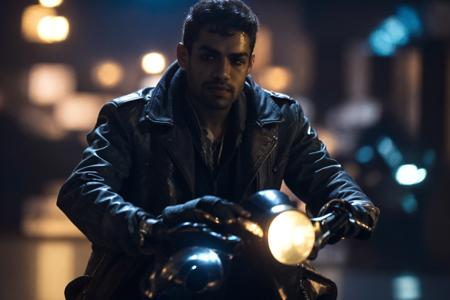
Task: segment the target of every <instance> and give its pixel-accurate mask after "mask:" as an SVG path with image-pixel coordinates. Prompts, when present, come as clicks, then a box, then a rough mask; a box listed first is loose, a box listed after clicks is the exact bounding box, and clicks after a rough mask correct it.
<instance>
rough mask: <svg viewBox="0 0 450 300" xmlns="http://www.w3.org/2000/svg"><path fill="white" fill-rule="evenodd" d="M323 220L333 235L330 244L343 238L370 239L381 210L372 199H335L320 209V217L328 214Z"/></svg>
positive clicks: (322, 223) (323, 224)
mask: <svg viewBox="0 0 450 300" xmlns="http://www.w3.org/2000/svg"><path fill="white" fill-rule="evenodd" d="M330 213H331V214H332V216H331V217H330V218H325V219H323V221H322V222H321V225H322V227H324V229H325V230H329V231H330V233H331V236H330V237H329V239H328V240H327V243H328V244H334V243H337V242H338V241H339V240H341V239H342V238H356V239H368V238H369V237H370V236H371V234H372V232H373V230H374V229H375V225H376V220H377V219H378V215H379V210H378V208H377V207H375V206H374V205H373V204H372V203H371V202H370V201H352V202H350V201H345V200H342V199H334V200H331V201H330V202H328V203H327V204H325V205H324V206H323V207H322V209H321V210H320V211H319V218H320V217H323V216H325V215H327V214H330Z"/></svg>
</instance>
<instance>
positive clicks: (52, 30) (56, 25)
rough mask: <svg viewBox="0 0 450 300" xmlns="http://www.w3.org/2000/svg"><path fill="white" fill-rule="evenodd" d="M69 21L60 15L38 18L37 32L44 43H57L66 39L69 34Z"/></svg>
mask: <svg viewBox="0 0 450 300" xmlns="http://www.w3.org/2000/svg"><path fill="white" fill-rule="evenodd" d="M69 29H70V26H69V21H68V20H67V18H65V17H62V16H47V17H43V18H42V19H41V20H39V23H38V26H37V32H38V36H39V38H40V39H41V40H42V41H43V42H45V43H57V42H62V41H64V40H66V39H67V36H68V35H69Z"/></svg>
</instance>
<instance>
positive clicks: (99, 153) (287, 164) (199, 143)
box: [58, 0, 378, 299]
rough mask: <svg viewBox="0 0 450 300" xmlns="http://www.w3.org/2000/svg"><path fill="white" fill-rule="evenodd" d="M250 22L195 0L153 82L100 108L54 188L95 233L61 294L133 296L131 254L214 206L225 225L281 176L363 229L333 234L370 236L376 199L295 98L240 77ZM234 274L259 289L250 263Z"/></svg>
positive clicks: (315, 204)
mask: <svg viewBox="0 0 450 300" xmlns="http://www.w3.org/2000/svg"><path fill="white" fill-rule="evenodd" d="M257 28H258V21H257V18H256V16H255V15H254V14H253V12H252V11H251V10H250V8H248V7H247V6H246V5H245V4H243V3H242V2H241V1H238V0H229V1H227V0H209V1H201V2H199V3H197V4H196V5H194V6H193V7H192V8H191V11H190V13H189V15H188V16H187V18H186V20H185V24H184V30H183V42H182V43H180V44H179V45H178V47H177V58H178V60H177V62H175V63H174V64H172V65H171V66H170V67H169V68H168V70H167V71H166V72H165V74H164V75H163V77H162V79H161V80H160V82H159V83H158V85H157V86H156V87H155V88H146V89H144V90H141V91H138V92H136V93H133V94H130V95H127V96H124V97H121V98H118V99H115V100H113V101H112V102H110V103H108V104H106V105H105V106H104V107H103V109H102V110H101V112H100V115H99V118H98V122H97V125H96V128H95V129H94V130H93V131H92V132H91V133H90V134H89V135H88V142H89V146H88V147H87V148H86V150H85V151H84V154H83V159H82V161H81V162H80V164H79V165H78V166H77V167H76V169H75V170H74V172H73V173H72V175H71V176H70V178H69V179H68V180H67V181H66V182H65V184H64V186H63V187H62V189H61V191H60V194H59V197H58V206H59V207H60V208H61V209H62V210H63V211H64V212H65V213H66V215H67V216H68V217H69V218H70V219H71V220H72V221H73V222H74V223H75V224H76V226H77V227H78V228H79V229H80V230H81V231H82V232H83V233H84V234H85V235H86V236H87V237H88V238H89V240H90V241H91V242H92V244H93V253H92V256H91V258H90V261H89V264H88V267H87V270H86V274H87V275H86V276H84V277H82V278H79V279H78V280H76V281H74V282H72V283H71V284H70V285H69V287H68V289H67V290H66V295H67V296H68V297H70V294H71V293H72V292H73V291H77V290H80V288H79V286H83V292H84V293H86V294H87V299H122V298H124V299H138V297H139V288H138V281H139V278H137V277H138V275H137V274H140V273H139V272H138V270H139V268H140V266H141V264H140V263H139V260H140V258H142V256H143V255H144V254H147V257H151V254H152V253H154V252H155V251H157V250H155V249H157V245H158V243H159V240H160V237H161V236H162V235H164V232H165V230H166V229H167V228H170V227H171V226H175V225H177V224H180V223H182V222H184V221H194V222H207V221H208V219H210V218H211V216H212V217H213V218H215V219H216V220H219V221H220V222H222V223H227V224H228V223H231V224H232V223H234V222H236V220H237V218H239V217H248V216H249V213H248V212H247V211H245V210H244V209H243V208H242V207H241V206H240V205H239V203H242V201H243V200H245V199H246V198H247V197H249V196H250V195H251V194H253V193H255V192H257V191H260V190H264V189H279V188H280V186H281V182H282V180H285V182H286V183H287V185H288V186H289V187H290V188H291V189H292V191H294V193H295V194H296V195H298V196H299V197H301V199H302V200H304V201H305V202H306V204H307V209H308V211H309V213H310V214H311V215H318V214H323V213H326V212H328V211H342V212H346V213H351V215H352V216H353V217H354V218H355V219H357V221H358V222H359V223H363V224H365V226H366V227H367V229H368V230H362V229H361V228H360V227H356V226H355V225H354V223H350V222H347V224H346V226H344V227H343V228H340V229H339V230H338V231H337V232H335V236H334V240H335V241H337V240H339V239H341V238H353V237H356V238H367V237H368V236H369V235H370V232H371V229H373V227H374V226H375V223H376V221H377V217H378V209H377V208H376V207H374V206H373V204H372V203H371V202H370V201H369V200H368V199H367V197H366V196H365V195H364V194H363V193H362V192H361V190H360V188H359V187H358V186H357V185H356V184H355V183H354V182H353V180H352V179H351V178H350V177H349V176H348V175H347V174H346V173H345V171H344V170H343V169H342V168H341V166H340V165H339V164H338V163H337V162H336V161H335V160H333V159H331V158H330V157H329V156H328V153H327V151H326V149H325V147H324V145H323V144H322V143H321V142H320V141H319V139H318V137H317V134H316V132H315V131H314V129H312V128H311V126H310V124H309V122H308V120H307V118H306V117H305V116H304V114H303V111H302V109H301V107H300V105H299V104H298V103H297V102H296V101H294V100H293V99H292V98H290V97H288V96H285V95H281V94H277V93H273V92H270V91H266V90H264V89H263V88H261V87H259V86H258V85H257V84H256V83H255V82H254V81H253V80H252V79H251V77H249V74H250V72H251V69H252V65H253V63H254V59H255V57H254V54H253V48H254V46H255V40H256V32H257ZM192 199H194V200H192ZM242 274H245V275H242ZM242 274H240V277H239V281H241V282H245V284H248V286H247V289H248V290H250V292H251V293H253V294H252V295H258V291H261V290H264V287H263V285H264V284H262V285H261V284H258V282H257V280H256V282H255V280H253V279H254V278H253V277H258V276H256V275H257V274H253V275H252V273H251V272H250V273H249V272H247V273H242ZM238 275H239V274H238ZM230 276H231V277H233V276H237V275H230ZM234 278H237V277H234ZM222 292H223V291H222ZM223 293H225V294H223ZM223 293H222V296H223V295H228V296H225V297H231V296H230V295H232V293H231V294H230V293H228V292H227V291H225V292H223ZM227 293H228V294H227ZM233 297H235V296H233ZM255 297H256V298H258V297H257V296H255ZM299 297H300V296H299ZM256 298H255V299H256Z"/></svg>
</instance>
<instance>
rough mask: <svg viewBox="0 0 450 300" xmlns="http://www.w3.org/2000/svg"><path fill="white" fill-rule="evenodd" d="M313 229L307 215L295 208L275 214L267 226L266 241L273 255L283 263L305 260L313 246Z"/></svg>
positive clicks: (290, 263) (297, 262) (292, 263)
mask: <svg viewBox="0 0 450 300" xmlns="http://www.w3.org/2000/svg"><path fill="white" fill-rule="evenodd" d="M314 240H315V231H314V227H313V225H312V223H311V221H310V220H309V219H308V217H307V216H306V215H305V214H303V213H301V212H299V211H295V210H288V211H285V212H283V213H281V214H279V215H278V216H276V217H275V218H274V219H273V220H272V222H271V224H270V227H269V231H268V243H269V249H270V252H271V253H272V255H273V257H274V258H275V259H276V260H277V261H278V262H280V263H282V264H285V265H297V264H299V263H302V262H303V261H305V260H306V259H307V258H308V256H309V254H310V253H311V250H312V249H313V247H314Z"/></svg>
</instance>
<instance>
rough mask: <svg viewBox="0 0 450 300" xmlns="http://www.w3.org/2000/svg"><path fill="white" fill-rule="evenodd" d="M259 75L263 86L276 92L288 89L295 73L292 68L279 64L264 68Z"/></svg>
mask: <svg viewBox="0 0 450 300" xmlns="http://www.w3.org/2000/svg"><path fill="white" fill-rule="evenodd" d="M257 77H258V79H259V80H258V81H259V82H260V83H261V85H262V86H264V87H265V88H267V89H269V90H273V91H276V92H284V91H286V90H287V89H288V88H289V87H290V85H291V83H292V80H293V75H292V72H291V71H290V70H288V69H287V68H284V67H278V66H271V67H267V68H265V69H263V70H262V72H261V73H260V74H259V76H257Z"/></svg>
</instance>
